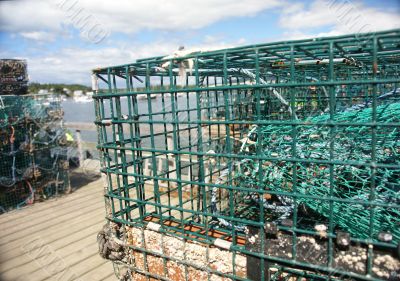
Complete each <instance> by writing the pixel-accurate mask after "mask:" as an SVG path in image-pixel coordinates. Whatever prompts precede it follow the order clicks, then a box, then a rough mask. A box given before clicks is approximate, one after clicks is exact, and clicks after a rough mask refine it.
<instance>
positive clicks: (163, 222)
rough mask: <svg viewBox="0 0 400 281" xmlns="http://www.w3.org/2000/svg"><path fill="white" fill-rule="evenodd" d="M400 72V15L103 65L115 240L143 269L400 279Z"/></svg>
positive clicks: (102, 132)
mask: <svg viewBox="0 0 400 281" xmlns="http://www.w3.org/2000/svg"><path fill="white" fill-rule="evenodd" d="M399 72H400V30H391V31H386V32H380V33H375V34H356V35H348V36H341V37H332V38H317V39H307V40H299V41H287V42H277V43H268V44H260V45H252V46H245V47H239V48H231V49H224V50H217V51H202V50H197V51H186V50H185V49H182V48H181V49H180V50H179V51H177V52H176V53H174V54H173V55H170V56H166V57H153V58H148V59H141V60H137V61H136V62H135V63H131V64H126V65H120V66H113V67H107V68H101V69H95V70H94V71H93V89H94V90H95V92H96V94H95V95H94V99H95V110H96V125H97V128H98V137H99V143H98V149H99V151H100V155H101V162H102V170H101V171H102V173H103V175H104V179H105V201H106V211H107V218H108V219H109V224H108V225H106V226H105V228H104V230H102V231H101V232H100V233H99V236H98V240H99V243H100V253H101V255H102V256H103V257H105V258H108V259H110V260H113V261H114V265H115V268H116V270H117V271H118V274H119V276H120V277H121V278H125V279H129V278H131V279H133V280H321V279H324V280H342V279H345V280H346V279H347V280H350V279H361V280H380V279H392V280H398V278H399V274H400V272H399V268H400V262H399V242H400V193H399V191H400V87H399V83H400V78H399V74H400V73H399ZM125 279H124V280H125ZM121 280H122V279H121Z"/></svg>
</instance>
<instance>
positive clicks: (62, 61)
mask: <svg viewBox="0 0 400 281" xmlns="http://www.w3.org/2000/svg"><path fill="white" fill-rule="evenodd" d="M208 39H209V38H208ZM239 41H240V40H239ZM239 41H238V42H233V43H231V44H229V43H226V42H223V41H218V42H216V41H213V42H210V41H209V40H205V41H204V42H203V43H201V44H198V45H196V46H186V47H187V48H190V49H208V50H211V49H219V48H227V47H232V46H234V45H237V44H238V43H239ZM178 46H179V44H178V43H177V42H172V41H170V42H153V43H151V44H145V45H134V44H128V43H121V44H118V43H116V44H114V46H113V47H111V46H109V47H103V48H96V49H95V50H88V49H81V48H64V49H61V50H59V51H55V52H48V53H45V54H43V55H39V56H28V57H24V59H27V61H28V72H29V74H30V80H31V81H33V82H63V83H81V84H86V85H89V84H90V75H91V70H92V69H95V68H97V67H106V66H111V65H118V64H125V63H130V62H134V61H135V60H136V59H138V58H145V57H151V56H159V55H168V54H171V53H172V52H173V51H175V50H177V48H178ZM2 56H4V57H9V56H7V55H4V54H2V53H1V52H0V57H2Z"/></svg>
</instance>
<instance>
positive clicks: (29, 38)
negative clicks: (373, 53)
mask: <svg viewBox="0 0 400 281" xmlns="http://www.w3.org/2000/svg"><path fill="white" fill-rule="evenodd" d="M399 27H400V1H399V0H381V1H373V0H368V1H350V0H310V1H290V0H241V1H237V0H186V1H185V0H168V1H160V0H135V1H131V0H114V1H96V0H15V1H0V58H25V59H27V60H28V67H29V74H30V80H31V81H38V82H44V83H46V82H47V83H49V82H64V83H83V84H89V83H90V70H91V69H93V68H95V67H99V66H106V65H113V64H121V63H127V62H132V61H134V60H135V59H137V58H142V57H147V56H154V55H168V54H170V53H172V52H173V51H174V50H176V49H177V48H178V47H179V46H181V45H184V46H185V47H186V48H191V49H195V50H208V49H216V48H224V47H232V46H237V45H246V44H253V43H262V42H268V41H279V40H289V39H299V38H306V37H314V36H329V35H340V34H346V33H356V32H360V31H361V32H371V31H378V30H385V29H393V28H399Z"/></svg>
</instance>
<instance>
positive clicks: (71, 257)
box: [0, 180, 116, 281]
mask: <svg viewBox="0 0 400 281" xmlns="http://www.w3.org/2000/svg"><path fill="white" fill-rule="evenodd" d="M104 216H105V211H104V198H103V185H102V181H101V180H96V181H94V182H92V183H90V184H87V185H86V186H83V187H82V188H80V189H78V190H76V191H74V192H73V193H72V194H70V195H65V196H62V197H59V198H57V199H52V200H48V201H45V202H41V203H38V204H34V205H32V206H28V207H25V208H22V209H20V210H16V211H13V212H10V213H7V214H3V215H1V216H0V226H1V227H0V280H2V281H19V280H21V281H22V280H23V281H26V280H29V281H44V280H49V281H53V280H58V281H63V280H78V279H79V280H81V281H86V280H88V281H89V280H116V278H115V276H114V272H113V267H112V264H111V262H109V261H106V260H104V259H102V258H101V257H100V256H99V255H98V253H97V242H96V234H97V232H98V231H99V230H101V228H102V226H103V224H104V223H105V219H104ZM35 238H38V239H35Z"/></svg>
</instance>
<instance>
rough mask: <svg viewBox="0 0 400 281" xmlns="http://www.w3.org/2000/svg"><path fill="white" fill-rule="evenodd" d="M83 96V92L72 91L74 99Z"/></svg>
mask: <svg viewBox="0 0 400 281" xmlns="http://www.w3.org/2000/svg"><path fill="white" fill-rule="evenodd" d="M81 96H83V91H82V90H75V91H74V97H81Z"/></svg>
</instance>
